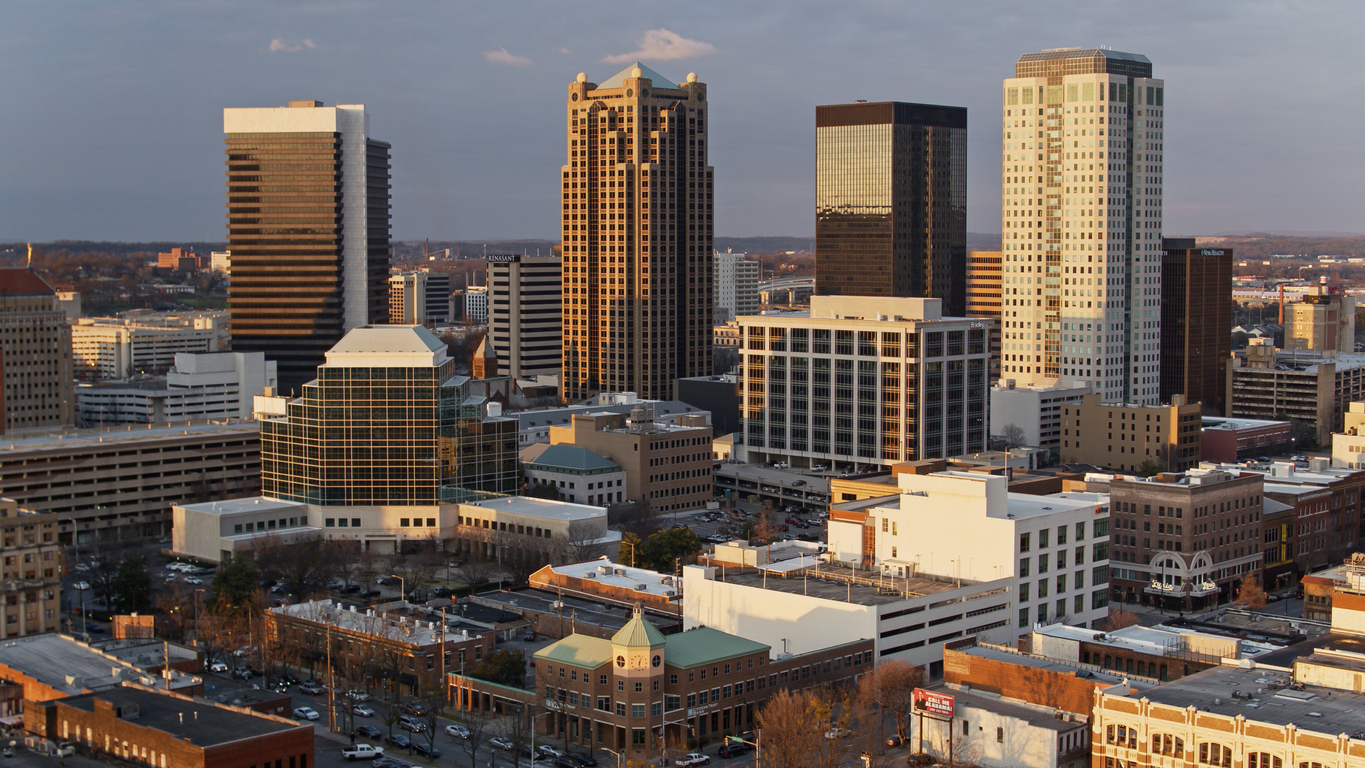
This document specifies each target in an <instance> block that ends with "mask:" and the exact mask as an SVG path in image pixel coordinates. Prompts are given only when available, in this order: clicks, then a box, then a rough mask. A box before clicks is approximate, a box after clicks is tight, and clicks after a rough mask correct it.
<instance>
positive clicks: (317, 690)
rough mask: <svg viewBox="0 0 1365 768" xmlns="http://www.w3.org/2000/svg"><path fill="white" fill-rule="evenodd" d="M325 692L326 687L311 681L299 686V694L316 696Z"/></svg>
mask: <svg viewBox="0 0 1365 768" xmlns="http://www.w3.org/2000/svg"><path fill="white" fill-rule="evenodd" d="M326 692H327V686H325V685H323V684H322V683H319V682H316V681H313V680H309V681H308V682H306V683H304V684H303V685H300V686H299V693H306V694H308V695H309V696H317V695H319V694H322V693H326Z"/></svg>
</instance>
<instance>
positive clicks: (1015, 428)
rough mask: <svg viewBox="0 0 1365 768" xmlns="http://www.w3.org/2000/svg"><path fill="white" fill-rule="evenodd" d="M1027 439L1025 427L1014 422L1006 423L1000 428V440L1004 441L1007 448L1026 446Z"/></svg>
mask: <svg viewBox="0 0 1365 768" xmlns="http://www.w3.org/2000/svg"><path fill="white" fill-rule="evenodd" d="M1027 439H1028V435H1027V434H1026V433H1025V432H1024V428H1023V427H1021V426H1019V425H1018V424H1015V423H1013V422H1011V423H1009V424H1006V425H1005V426H1004V427H1003V428H1002V429H1001V430H1000V440H1001V441H1002V442H1004V444H1005V449H1006V450H1009V449H1011V448H1020V447H1022V446H1024V445H1025V442H1024V441H1025V440H1027Z"/></svg>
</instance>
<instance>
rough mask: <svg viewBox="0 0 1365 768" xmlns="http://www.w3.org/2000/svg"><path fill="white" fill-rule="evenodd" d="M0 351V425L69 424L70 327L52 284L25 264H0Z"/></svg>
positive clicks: (72, 410) (72, 403)
mask: <svg viewBox="0 0 1365 768" xmlns="http://www.w3.org/2000/svg"><path fill="white" fill-rule="evenodd" d="M0 352H3V356H2V357H0V361H3V369H4V381H5V386H4V391H3V393H2V394H3V397H0V409H2V411H0V412H3V416H4V418H3V422H2V423H0V430H2V431H4V432H9V431H12V430H16V429H29V428H33V427H64V426H69V425H71V424H72V423H73V421H74V419H75V407H76V403H75V397H73V395H72V380H71V374H72V362H71V329H70V327H69V326H68V325H67V323H66V313H65V312H63V311H62V309H61V308H60V307H59V306H58V304H57V296H56V292H55V291H53V290H52V286H50V285H48V284H47V283H46V282H45V281H44V280H43V279H42V278H41V277H38V275H36V274H35V273H34V272H33V271H32V270H30V269H0Z"/></svg>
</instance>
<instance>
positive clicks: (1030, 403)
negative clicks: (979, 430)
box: [991, 379, 1090, 453]
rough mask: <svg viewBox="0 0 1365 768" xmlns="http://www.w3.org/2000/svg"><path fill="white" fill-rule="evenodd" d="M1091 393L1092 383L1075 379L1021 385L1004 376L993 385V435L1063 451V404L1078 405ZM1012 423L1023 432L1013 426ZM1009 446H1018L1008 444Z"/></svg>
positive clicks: (1053, 450) (1011, 441)
mask: <svg viewBox="0 0 1365 768" xmlns="http://www.w3.org/2000/svg"><path fill="white" fill-rule="evenodd" d="M1089 392H1090V384H1089V383H1088V382H1084V381H1076V382H1072V383H1071V384H1065V385H1064V384H1061V383H1058V384H1054V385H1052V386H1047V387H1043V386H1039V387H1030V386H1019V385H1018V383H1017V382H1015V380H1014V379H1004V380H1002V381H1001V382H1000V386H998V387H991V436H992V437H996V438H1001V439H1004V440H1005V442H1006V443H1013V442H1014V441H1015V440H1014V439H1015V438H1016V437H1017V438H1022V440H1023V442H1022V443H1021V444H1022V445H1026V446H1033V447H1038V448H1043V449H1046V450H1049V451H1052V452H1053V453H1060V452H1061V448H1062V407H1063V406H1079V405H1080V404H1081V403H1082V402H1083V401H1084V400H1085V396H1086V395H1087V394H1089ZM1011 425H1013V426H1015V427H1018V428H1019V429H1020V430H1022V433H1019V432H1015V431H1014V430H1012V429H1010V426H1011ZM1007 447H1011V448H1013V447H1017V446H1013V445H1008V446H1007Z"/></svg>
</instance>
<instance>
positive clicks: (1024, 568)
mask: <svg viewBox="0 0 1365 768" xmlns="http://www.w3.org/2000/svg"><path fill="white" fill-rule="evenodd" d="M1028 561H1029V559H1028V558H1027V557H1022V558H1020V559H1019V575H1020V576H1027V575H1029V567H1028V566H1029V563H1028Z"/></svg>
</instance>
